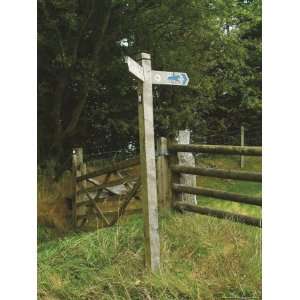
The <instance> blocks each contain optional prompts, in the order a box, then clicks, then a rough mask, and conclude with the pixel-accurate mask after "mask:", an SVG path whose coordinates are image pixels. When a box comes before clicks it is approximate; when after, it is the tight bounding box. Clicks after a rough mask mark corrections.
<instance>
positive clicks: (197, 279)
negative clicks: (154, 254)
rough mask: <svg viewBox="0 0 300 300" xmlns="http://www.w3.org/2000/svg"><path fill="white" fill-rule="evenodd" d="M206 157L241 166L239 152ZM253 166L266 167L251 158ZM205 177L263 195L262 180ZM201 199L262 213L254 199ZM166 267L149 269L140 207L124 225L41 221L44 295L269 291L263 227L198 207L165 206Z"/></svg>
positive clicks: (220, 295) (46, 298) (52, 298)
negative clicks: (68, 225)
mask: <svg viewBox="0 0 300 300" xmlns="http://www.w3.org/2000/svg"><path fill="white" fill-rule="evenodd" d="M200 162H201V163H203V164H206V165H211V164H215V165H216V166H217V167H224V168H236V167H238V165H237V159H236V158H226V159H223V157H220V158H217V159H213V158H210V157H202V158H201V160H200ZM246 169H247V170H256V171H258V170H260V161H259V160H258V159H255V158H254V159H250V160H248V159H246ZM198 184H199V185H201V186H206V187H213V188H218V189H224V190H227V191H234V192H242V193H249V194H253V195H258V194H259V193H260V185H258V184H254V185H253V184H252V183H247V182H236V183H234V182H231V181H225V180H223V181H222V180H219V181H218V180H216V179H212V178H210V179H208V178H205V179H203V178H201V179H198ZM199 204H201V205H205V206H209V207H215V208H222V209H226V210H229V211H236V212H239V213H245V214H249V215H255V216H258V215H259V214H260V213H259V209H257V210H255V209H253V208H251V207H250V206H247V205H240V206H239V205H236V204H235V203H230V202H227V201H222V200H220V201H218V200H213V199H209V198H205V197H202V196H201V197H199ZM160 240H161V270H160V273H159V274H155V275H154V274H149V273H148V272H146V271H145V270H144V262H143V257H144V248H143V223H142V218H141V216H139V215H136V216H130V217H127V218H126V219H123V220H122V221H121V223H120V224H119V225H117V226H114V227H111V228H106V229H99V230H95V231H93V232H88V233H86V232H79V233H74V232H69V233H68V234H67V235H64V236H62V235H61V234H59V233H58V232H56V231H54V230H52V229H49V228H47V227H43V226H40V227H39V228H38V297H39V299H43V300H57V299H64V300H65V299H66V300H68V299H72V300H73V299H74V300H76V299H86V300H88V299H91V300H92V299H93V300H97V299H99V300H100V299H101V300H102V299H103V300H106V299H180V300H181V299H205V300H206V299H226V298H227V299H228V298H230V299H241V298H243V297H245V298H246V297H248V299H260V298H261V230H260V229H258V228H255V227H250V226H246V225H242V224H236V223H232V222H230V221H227V220H219V219H215V218H211V217H207V216H201V215H196V214H192V213H186V214H179V213H174V212H168V211H161V212H160Z"/></svg>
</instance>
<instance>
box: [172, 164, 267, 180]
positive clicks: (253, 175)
mask: <svg viewBox="0 0 300 300" xmlns="http://www.w3.org/2000/svg"><path fill="white" fill-rule="evenodd" d="M170 168H171V170H172V171H173V172H174V173H184V174H193V175H202V176H208V177H217V178H224V179H236V180H245V181H256V182H261V181H262V176H261V173H257V172H246V171H235V170H224V169H213V168H203V167H189V166H183V165H171V167H170Z"/></svg>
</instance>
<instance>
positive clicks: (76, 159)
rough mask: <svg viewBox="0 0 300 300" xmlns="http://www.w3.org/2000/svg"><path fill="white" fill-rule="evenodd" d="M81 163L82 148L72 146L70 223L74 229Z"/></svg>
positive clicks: (75, 226) (75, 225)
mask: <svg viewBox="0 0 300 300" xmlns="http://www.w3.org/2000/svg"><path fill="white" fill-rule="evenodd" d="M82 165H83V151H82V148H74V149H73V152H72V172H73V198H72V200H73V201H72V224H73V227H74V229H76V228H77V207H76V206H77V203H78V202H79V197H80V196H79V195H78V190H79V185H78V183H77V179H76V177H77V176H80V175H81V171H82Z"/></svg>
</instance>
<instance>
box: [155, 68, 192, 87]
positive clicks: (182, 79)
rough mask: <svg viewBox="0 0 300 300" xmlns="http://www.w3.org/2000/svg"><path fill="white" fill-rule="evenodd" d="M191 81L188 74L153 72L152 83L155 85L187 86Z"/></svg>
mask: <svg viewBox="0 0 300 300" xmlns="http://www.w3.org/2000/svg"><path fill="white" fill-rule="evenodd" d="M189 80H190V79H189V77H188V76H187V74H186V73H180V72H166V71H155V70H152V83H153V84H168V85H181V86H187V85H188V83H189Z"/></svg>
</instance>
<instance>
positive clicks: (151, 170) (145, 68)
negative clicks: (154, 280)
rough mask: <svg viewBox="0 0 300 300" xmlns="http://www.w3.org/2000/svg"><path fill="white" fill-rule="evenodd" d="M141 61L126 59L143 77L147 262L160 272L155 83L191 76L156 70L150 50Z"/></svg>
mask: <svg viewBox="0 0 300 300" xmlns="http://www.w3.org/2000/svg"><path fill="white" fill-rule="evenodd" d="M138 61H139V63H137V62H136V61H134V60H133V59H131V58H130V57H126V58H125V62H126V63H127V65H128V69H129V71H130V72H131V73H132V74H133V75H135V76H136V77H137V78H138V79H139V83H138V107H139V108H138V112H139V137H140V160H141V177H142V198H143V199H142V200H143V213H144V236H145V255H146V258H145V262H146V267H147V268H148V269H150V270H151V271H153V272H156V271H158V270H159V266H160V243H159V232H158V208H157V185H156V166H155V145H154V124H153V96H152V84H167V85H180V86H186V85H188V82H189V78H188V76H187V74H186V73H178V72H164V71H154V70H152V67H151V56H150V54H148V53H141V54H140V55H139V57H138Z"/></svg>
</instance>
